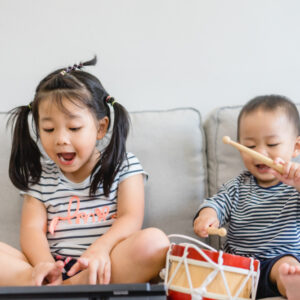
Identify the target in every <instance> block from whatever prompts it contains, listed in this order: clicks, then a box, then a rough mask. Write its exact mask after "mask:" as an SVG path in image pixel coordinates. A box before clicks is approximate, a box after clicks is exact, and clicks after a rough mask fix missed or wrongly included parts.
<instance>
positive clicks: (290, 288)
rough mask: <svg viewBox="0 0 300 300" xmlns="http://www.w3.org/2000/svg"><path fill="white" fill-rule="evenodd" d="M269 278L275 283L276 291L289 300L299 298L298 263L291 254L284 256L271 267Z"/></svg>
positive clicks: (299, 277) (299, 264)
mask: <svg viewBox="0 0 300 300" xmlns="http://www.w3.org/2000/svg"><path fill="white" fill-rule="evenodd" d="M270 279H271V281H272V282H274V283H276V284H277V288H278V291H279V292H280V294H281V295H282V296H284V297H288V299H289V300H296V299H299V294H300V263H299V261H298V260H297V259H296V258H295V257H293V256H284V257H282V258H281V259H279V260H278V261H277V262H276V263H275V264H274V266H273V267H272V270H271V273H270Z"/></svg>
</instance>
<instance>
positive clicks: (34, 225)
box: [0, 58, 169, 285]
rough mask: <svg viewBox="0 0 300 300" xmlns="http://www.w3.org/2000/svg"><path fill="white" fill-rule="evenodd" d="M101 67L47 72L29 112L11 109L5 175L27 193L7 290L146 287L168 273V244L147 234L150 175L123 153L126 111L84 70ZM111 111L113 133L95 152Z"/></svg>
mask: <svg viewBox="0 0 300 300" xmlns="http://www.w3.org/2000/svg"><path fill="white" fill-rule="evenodd" d="M95 64H96V58H94V59H93V60H91V61H88V62H85V63H81V64H80V65H74V66H73V67H69V68H67V69H59V70H57V71H55V72H53V73H51V74H49V75H48V76H47V77H45V78H44V79H43V80H42V81H41V82H40V84H39V85H38V87H37V89H36V94H35V97H34V100H33V101H32V102H31V103H30V105H25V106H21V107H18V108H16V109H14V110H13V111H12V117H11V120H10V122H11V123H12V125H13V132H14V133H13V145H12V151H11V158H10V166H9V175H10V178H11V180H12V182H13V184H14V185H15V186H16V187H17V188H18V189H20V190H21V191H23V192H22V193H23V194H24V204H23V212H22V222H21V248H22V252H23V253H21V252H19V251H18V250H16V249H13V248H11V247H10V246H8V245H5V244H1V246H0V265H1V266H2V269H4V270H5V272H0V273H1V274H0V284H1V285H42V284H51V285H56V284H61V283H63V284H96V283H99V284H107V283H130V282H146V281H148V280H150V279H151V278H153V277H155V276H156V275H157V274H158V272H159V271H160V269H161V268H162V267H163V266H164V263H165V254H166V251H167V249H168V245H169V241H168V239H167V237H166V236H165V234H164V233H163V232H162V231H160V230H158V229H155V228H148V229H144V230H141V226H142V221H143V213H144V185H143V180H144V177H145V172H144V170H143V168H142V166H141V165H140V163H139V161H138V159H137V158H136V157H135V156H134V155H133V154H131V153H126V148H125V142H126V138H127V133H128V129H129V120H128V113H127V112H126V110H125V109H124V107H123V106H122V105H121V104H119V103H117V102H116V101H115V100H114V99H113V98H112V97H110V96H109V94H108V93H107V92H106V91H105V90H104V88H103V86H102V84H101V83H100V81H99V80H98V79H97V78H96V77H95V76H93V75H91V74H89V73H87V72H84V71H82V70H81V69H82V68H83V67H84V66H88V65H95ZM109 104H110V106H111V107H112V109H113V110H114V122H113V123H114V124H113V128H112V134H111V138H110V141H109V143H108V145H107V146H106V147H105V148H104V150H103V151H100V152H99V150H98V148H97V143H98V141H100V140H101V139H103V138H104V136H105V135H106V133H107V130H108V128H109V126H110V125H111V117H110V108H109ZM31 114H32V119H33V123H34V129H35V130H34V132H32V130H30V126H29V123H30V122H29V116H30V115H31ZM34 134H35V135H36V139H34V138H33V137H32V136H33V135H34ZM37 142H40V143H41V145H42V148H43V151H44V152H45V153H46V154H47V156H48V157H45V155H43V154H42V152H41V150H40V146H39V145H38V143H37ZM49 158H50V159H49Z"/></svg>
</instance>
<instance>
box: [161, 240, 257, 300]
mask: <svg viewBox="0 0 300 300" xmlns="http://www.w3.org/2000/svg"><path fill="white" fill-rule="evenodd" d="M198 242H199V241H198ZM200 243H201V244H202V242H200ZM204 245H205V244H204ZM205 246H206V245H205ZM207 247H208V246H207ZM209 248H210V247H209ZM210 249H213V248H210ZM213 250H214V249H213ZM258 278H259V261H257V260H254V259H253V258H248V257H242V256H237V255H232V254H227V253H223V252H222V251H219V252H218V251H216V250H215V251H211V250H204V249H200V248H198V247H197V246H195V245H194V244H187V243H185V244H180V245H175V244H171V246H170V249H169V252H168V255H167V266H166V277H165V285H166V288H167V293H168V299H170V300H177V299H183V300H185V299H202V300H211V299H228V300H241V299H243V300H245V299H255V296H256V289H257V283H258Z"/></svg>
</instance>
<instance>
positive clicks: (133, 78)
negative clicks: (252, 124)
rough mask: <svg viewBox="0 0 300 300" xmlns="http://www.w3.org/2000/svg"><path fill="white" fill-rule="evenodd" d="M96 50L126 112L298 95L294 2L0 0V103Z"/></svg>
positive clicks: (100, 71) (28, 93)
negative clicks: (280, 95) (270, 94)
mask: <svg viewBox="0 0 300 300" xmlns="http://www.w3.org/2000/svg"><path fill="white" fill-rule="evenodd" d="M94 54H97V55H98V58H99V63H98V65H97V66H96V67H91V68H88V69H87V70H88V71H91V72H92V73H94V74H95V75H97V76H99V78H100V79H101V80H102V82H103V84H104V86H105V87H106V89H107V90H108V91H109V92H110V93H111V94H112V95H114V96H115V97H116V98H117V100H118V101H120V102H121V103H123V104H124V105H125V106H126V107H127V108H128V109H129V110H131V111H132V110H143V109H160V108H173V107H178V106H194V107H196V108H198V109H199V110H200V111H201V112H202V115H204V116H206V115H207V113H209V112H210V111H211V110H212V109H213V108H215V107H217V106H220V105H235V104H243V103H245V102H246V101H247V100H249V99H250V98H252V97H253V96H256V95H258V94H265V93H280V94H284V95H286V96H288V97H290V98H292V99H293V100H294V101H296V102H300V88H299V83H298V82H299V80H300V59H299V57H300V2H299V1H298V0H294V1H292V0H288V1H287V0H226V1H225V0H82V1H80V0H51V1H48V0H26V1H23V0H19V1H18V0H0V88H1V92H2V93H1V99H0V110H8V109H10V108H13V107H14V106H16V105H21V104H27V103H29V102H30V101H31V99H32V97H33V93H34V89H35V87H36V85H37V84H38V82H39V80H40V79H42V77H43V76H45V75H46V74H47V73H49V72H50V71H53V70H54V69H56V68H58V67H64V66H68V65H72V64H74V63H77V62H79V61H80V60H87V59H90V58H91V57H92V56H93V55H94Z"/></svg>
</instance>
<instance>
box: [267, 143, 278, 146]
mask: <svg viewBox="0 0 300 300" xmlns="http://www.w3.org/2000/svg"><path fill="white" fill-rule="evenodd" d="M278 145H279V144H278V143H277V144H268V147H276V146H278Z"/></svg>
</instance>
